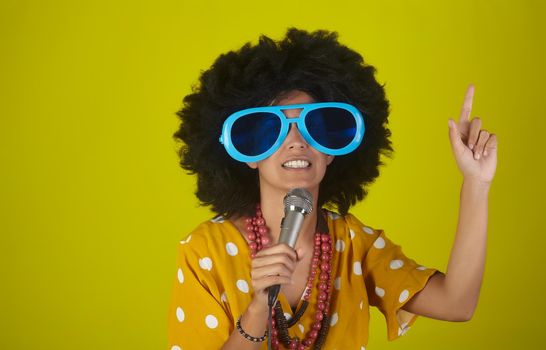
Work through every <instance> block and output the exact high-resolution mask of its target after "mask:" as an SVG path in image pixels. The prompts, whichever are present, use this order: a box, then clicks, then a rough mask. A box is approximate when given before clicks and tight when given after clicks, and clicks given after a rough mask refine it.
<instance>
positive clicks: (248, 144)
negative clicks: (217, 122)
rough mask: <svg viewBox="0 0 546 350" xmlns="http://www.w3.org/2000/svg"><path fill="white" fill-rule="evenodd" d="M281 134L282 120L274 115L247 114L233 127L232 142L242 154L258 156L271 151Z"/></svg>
mask: <svg viewBox="0 0 546 350" xmlns="http://www.w3.org/2000/svg"><path fill="white" fill-rule="evenodd" d="M280 132H281V120H280V118H279V116H277V115H276V114H274V113H267V112H259V113H251V114H247V115H245V116H243V117H241V118H239V119H237V121H236V122H235V123H234V124H233V126H232V127H231V142H232V143H233V146H235V148H236V149H237V151H239V152H240V153H242V154H244V155H246V156H250V157H253V156H257V155H260V154H262V153H264V152H266V151H267V150H269V149H270V148H271V147H272V146H273V144H275V141H277V138H278V137H279V134H280Z"/></svg>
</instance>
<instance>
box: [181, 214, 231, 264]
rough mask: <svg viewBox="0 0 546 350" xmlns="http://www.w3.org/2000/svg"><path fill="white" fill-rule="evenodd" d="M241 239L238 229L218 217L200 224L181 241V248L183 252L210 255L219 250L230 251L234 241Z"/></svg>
mask: <svg viewBox="0 0 546 350" xmlns="http://www.w3.org/2000/svg"><path fill="white" fill-rule="evenodd" d="M240 238H241V236H240V234H239V231H238V230H237V228H236V227H235V226H234V225H233V224H232V223H231V222H230V221H229V220H226V219H225V218H224V217H222V216H221V215H217V216H215V217H213V218H211V219H209V220H206V221H203V222H202V223H200V224H199V225H198V226H197V227H196V228H195V229H193V230H192V231H191V232H190V233H189V234H188V235H187V236H186V237H185V238H183V239H182V240H180V248H181V250H183V251H191V252H194V253H196V254H200V253H205V252H207V253H210V252H214V251H217V250H219V249H228V250H229V249H230V248H229V247H230V246H231V245H232V244H233V243H232V241H237V240H239V239H240ZM230 243H231V244H230ZM226 246H227V248H226Z"/></svg>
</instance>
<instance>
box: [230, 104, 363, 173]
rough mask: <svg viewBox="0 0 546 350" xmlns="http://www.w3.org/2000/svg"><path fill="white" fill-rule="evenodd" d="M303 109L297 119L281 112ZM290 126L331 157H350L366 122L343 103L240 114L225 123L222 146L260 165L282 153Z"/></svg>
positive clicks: (242, 159)
mask: <svg viewBox="0 0 546 350" xmlns="http://www.w3.org/2000/svg"><path fill="white" fill-rule="evenodd" d="M300 108H301V109H302V111H301V112H300V115H299V117H297V118H287V117H286V115H285V114H284V113H283V112H282V111H283V110H285V109H300ZM291 123H296V125H297V126H298V130H299V132H300V134H301V135H302V136H303V138H304V139H305V141H306V142H307V143H308V144H309V145H311V146H312V147H314V148H315V149H316V150H318V151H319V152H322V153H325V154H329V155H334V156H338V155H343V154H347V153H350V152H352V151H354V150H355V149H356V148H357V147H358V146H359V145H360V143H361V142H362V139H363V138H364V131H365V126H364V119H363V117H362V114H361V113H360V112H359V110H358V109H357V108H356V107H354V106H353V105H350V104H348V103H342V102H317V103H304V104H294V105H285V106H267V107H253V108H247V109H243V110H240V111H237V112H235V113H233V114H231V115H230V116H229V117H228V118H227V119H226V120H225V122H224V125H223V126H222V135H221V136H220V143H222V144H223V145H224V147H225V149H226V151H227V152H228V154H229V155H230V156H231V157H232V158H234V159H236V160H238V161H241V162H259V161H261V160H263V159H265V158H267V157H269V156H270V155H272V154H273V153H275V151H277V150H278V149H279V147H280V146H281V145H282V143H283V142H284V140H285V139H286V136H287V135H288V131H289V130H290V124H291Z"/></svg>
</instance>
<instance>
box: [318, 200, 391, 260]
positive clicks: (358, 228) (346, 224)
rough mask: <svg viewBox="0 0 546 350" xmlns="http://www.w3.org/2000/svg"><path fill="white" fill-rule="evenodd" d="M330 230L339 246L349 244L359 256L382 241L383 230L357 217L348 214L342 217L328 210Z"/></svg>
mask: <svg viewBox="0 0 546 350" xmlns="http://www.w3.org/2000/svg"><path fill="white" fill-rule="evenodd" d="M325 212H326V217H327V222H328V228H329V230H330V233H331V234H332V238H333V239H334V241H335V242H336V243H335V244H336V247H337V246H346V245H347V244H349V245H350V246H351V247H352V249H355V253H356V254H357V255H364V254H366V252H367V251H368V250H369V249H370V248H371V247H372V245H374V244H381V242H376V241H377V240H379V241H380V240H381V239H382V238H381V236H382V235H383V230H382V229H378V228H375V227H373V226H372V225H370V224H368V223H367V222H366V221H361V220H360V219H358V218H357V217H356V216H355V215H353V214H351V213H348V214H346V215H340V214H338V213H336V212H333V211H329V210H326V211H325ZM336 249H337V248H336Z"/></svg>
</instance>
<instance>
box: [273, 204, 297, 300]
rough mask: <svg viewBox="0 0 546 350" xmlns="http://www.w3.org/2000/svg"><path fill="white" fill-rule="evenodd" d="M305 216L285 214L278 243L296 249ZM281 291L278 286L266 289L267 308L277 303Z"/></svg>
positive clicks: (293, 213)
mask: <svg viewBox="0 0 546 350" xmlns="http://www.w3.org/2000/svg"><path fill="white" fill-rule="evenodd" d="M304 217H305V215H304V214H303V213H301V212H299V211H295V210H291V211H288V213H286V215H285V216H284V218H282V221H281V233H280V235H279V243H286V244H287V245H288V246H289V247H290V248H292V249H293V248H295V247H296V241H297V240H298V235H299V233H300V230H301V226H302V224H303V219H304ZM280 290H281V286H280V285H279V284H275V285H272V286H271V287H269V288H268V298H267V299H268V300H267V303H268V305H269V306H273V305H274V304H275V302H276V301H277V296H278V295H279V292H280Z"/></svg>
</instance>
